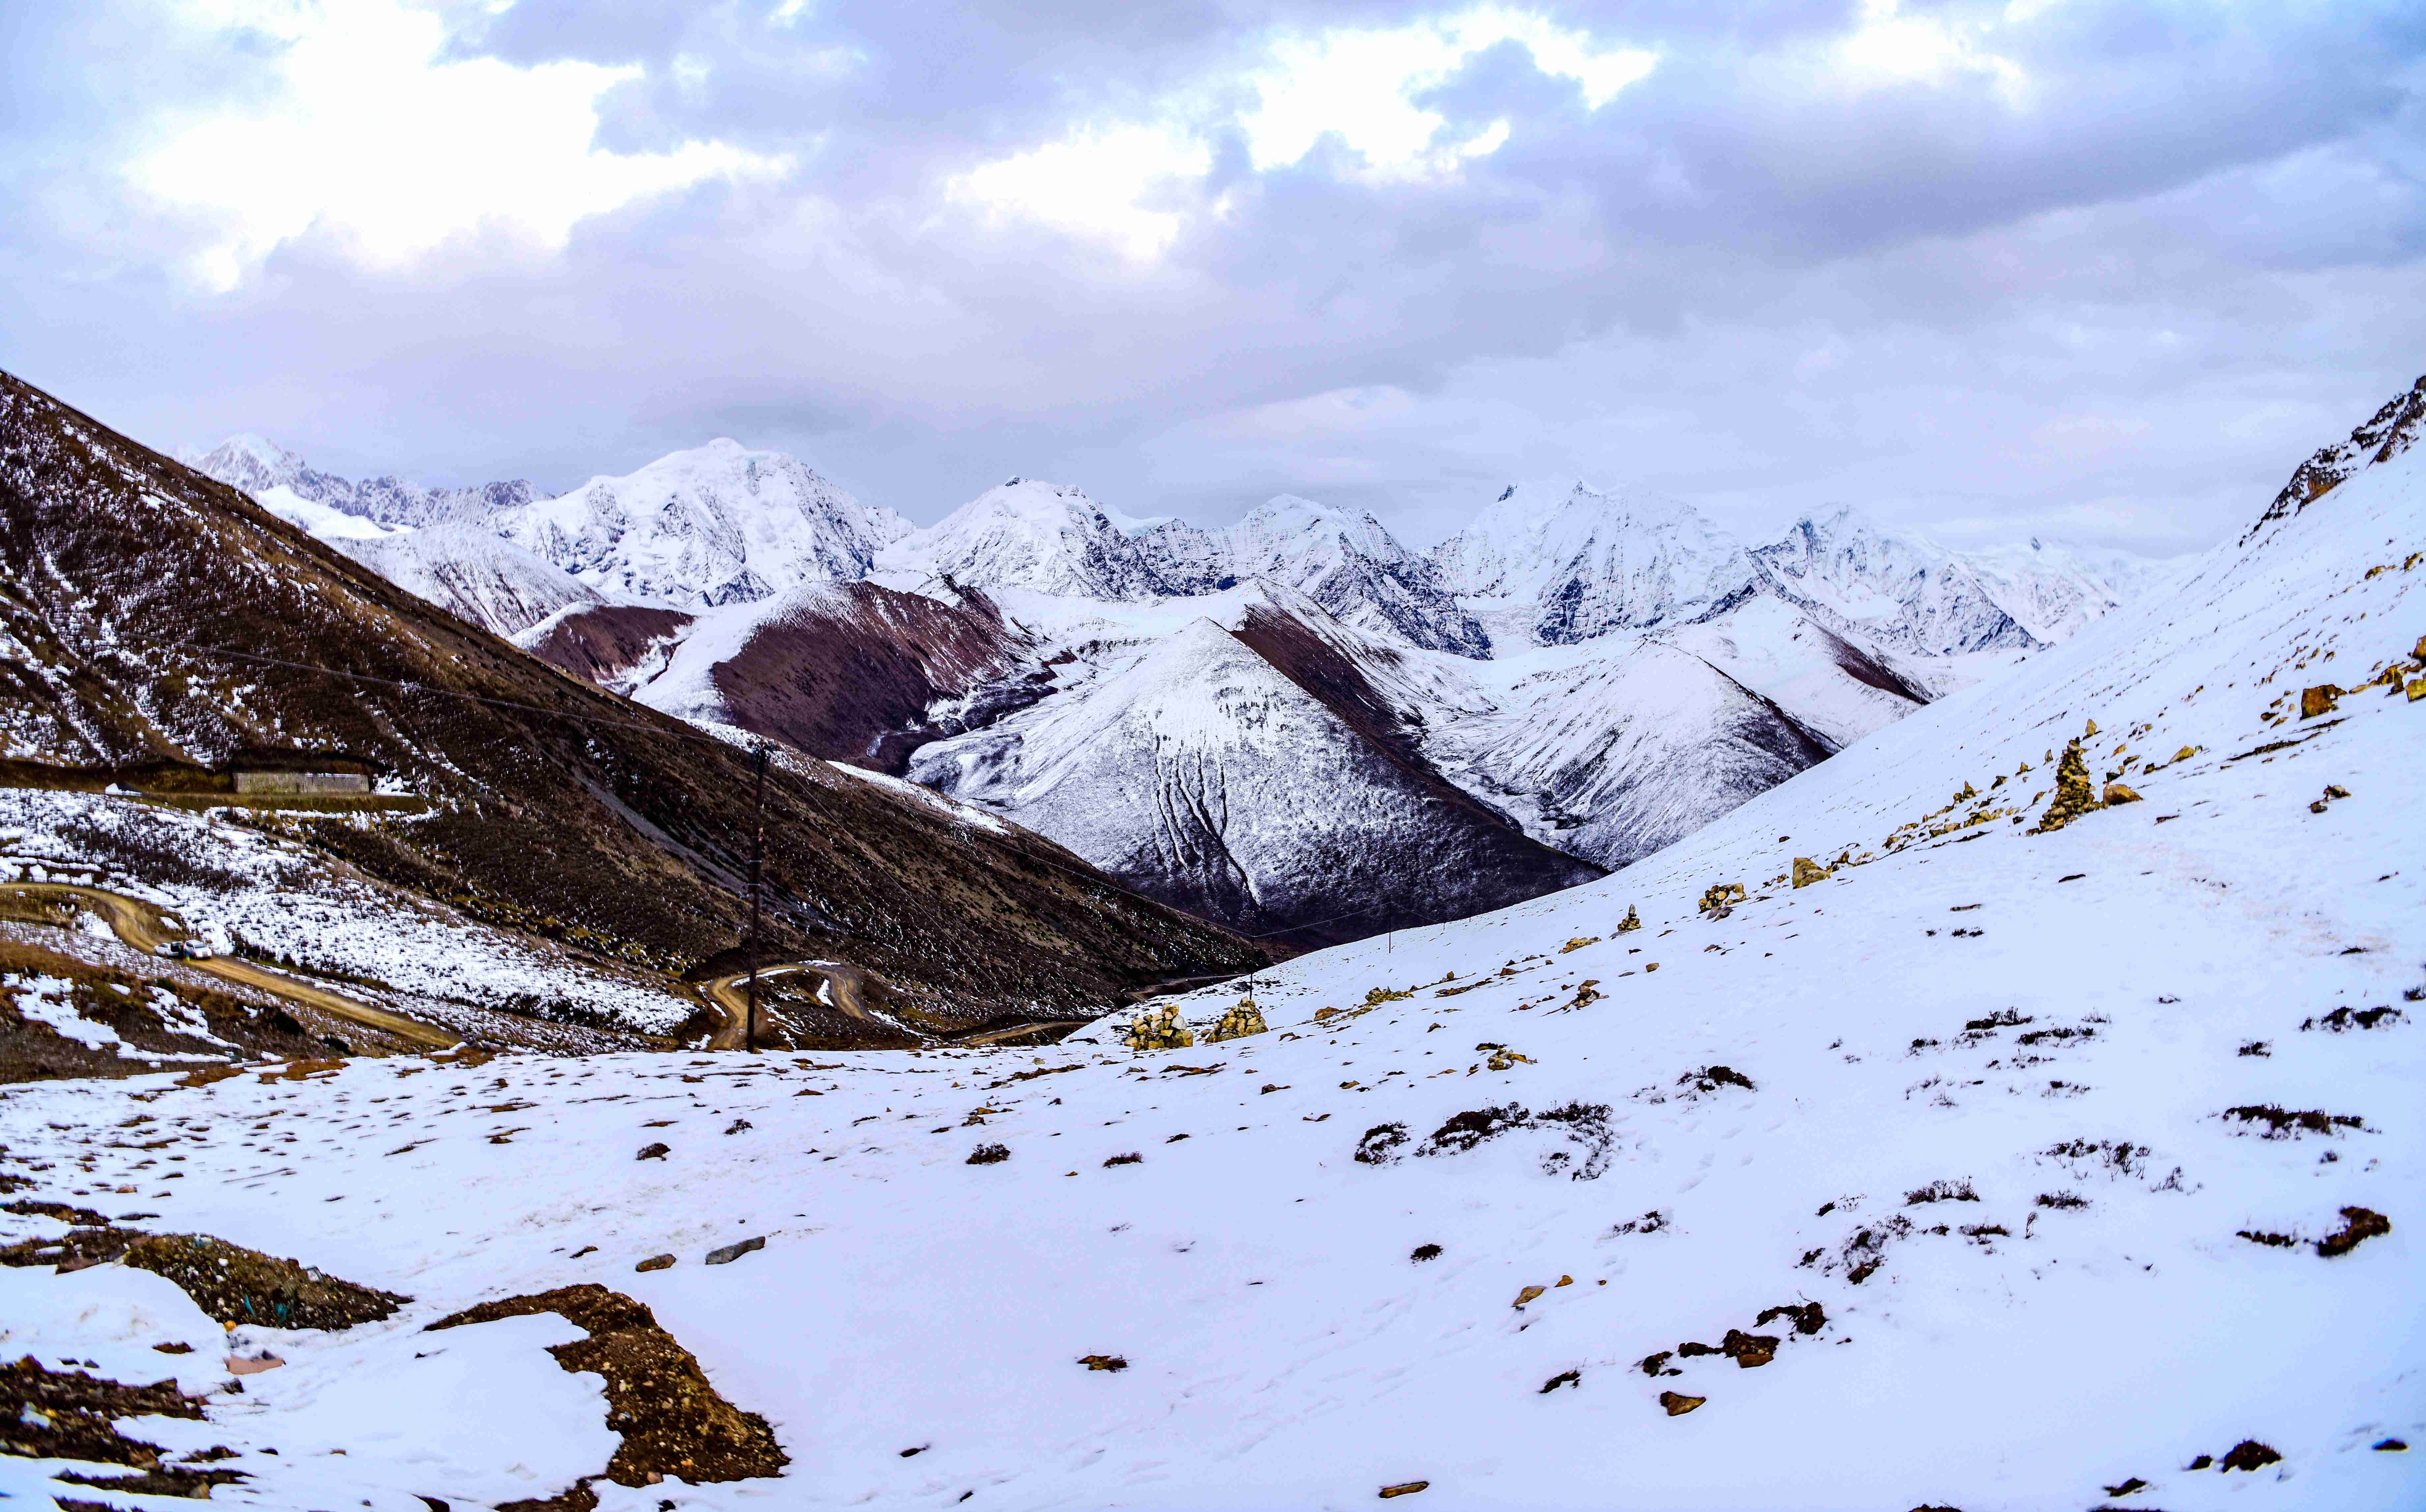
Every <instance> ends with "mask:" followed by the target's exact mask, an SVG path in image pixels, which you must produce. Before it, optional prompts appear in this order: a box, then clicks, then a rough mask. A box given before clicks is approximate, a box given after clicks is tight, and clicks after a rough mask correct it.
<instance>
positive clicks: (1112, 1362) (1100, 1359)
mask: <svg viewBox="0 0 2426 1512" xmlns="http://www.w3.org/2000/svg"><path fill="white" fill-rule="evenodd" d="M1078 1363H1079V1364H1081V1365H1084V1366H1086V1367H1087V1368H1088V1369H1089V1370H1108V1371H1112V1372H1114V1373H1118V1372H1120V1371H1124V1370H1126V1369H1128V1368H1129V1362H1128V1360H1127V1359H1124V1357H1122V1356H1119V1355H1080V1356H1079V1357H1078Z"/></svg>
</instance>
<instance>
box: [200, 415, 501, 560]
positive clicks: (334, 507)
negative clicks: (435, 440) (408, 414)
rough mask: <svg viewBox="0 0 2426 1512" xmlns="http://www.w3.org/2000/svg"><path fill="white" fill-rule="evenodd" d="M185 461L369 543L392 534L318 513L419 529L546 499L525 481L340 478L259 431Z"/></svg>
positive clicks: (278, 508) (281, 508)
mask: <svg viewBox="0 0 2426 1512" xmlns="http://www.w3.org/2000/svg"><path fill="white" fill-rule="evenodd" d="M181 460H183V461H184V462H185V463H186V466H188V467H190V468H192V469H193V470H194V471H196V472H198V473H201V474H202V475H204V476H206V477H213V478H217V479H218V481H220V482H222V483H225V484H227V485H228V486H229V487H231V488H235V489H241V490H243V491H245V492H247V493H250V494H251V495H252V496H253V498H254V499H255V500H256V501H257V502H258V503H260V504H261V505H262V506H263V507H266V508H267V509H269V510H270V511H271V512H272V513H274V514H278V515H280V516H282V517H283V518H285V519H288V520H293V521H295V522H296V523H299V524H301V525H303V527H304V528H305V529H307V530H310V531H311V532H312V533H313V534H314V535H316V536H321V537H323V538H324V539H368V538H370V537H375V536H379V535H383V534H385V533H386V532H384V531H380V530H364V529H358V528H354V527H350V526H348V525H346V524H345V523H343V522H342V521H334V520H331V519H329V518H328V517H327V515H325V514H324V513H321V512H319V511H330V512H333V513H334V514H338V515H351V516H354V517H356V518H357V519H360V520H364V521H370V522H374V523H377V524H380V525H387V526H405V527H417V526H421V525H429V524H435V523H439V522H440V521H443V520H460V519H467V518H472V517H477V516H479V515H485V514H487V513H488V512H490V511H491V510H493V509H498V508H504V507H510V506H513V505H518V504H523V503H526V502H527V501H529V500H531V499H535V498H537V497H539V491H538V490H537V489H535V488H533V487H532V486H531V485H530V484H529V483H528V482H526V481H524V480H522V479H519V478H517V479H514V480H512V481H509V482H499V483H483V484H480V485H477V486H476V487H473V488H460V489H431V488H424V487H422V486H421V485H420V484H418V483H408V482H406V481H404V480H403V479H402V478H399V477H395V476H382V477H372V478H362V479H355V478H348V477H339V476H338V475H335V474H333V473H323V472H321V471H320V470H318V469H317V468H315V467H314V466H313V465H312V464H311V463H309V462H307V461H305V460H304V459H303V458H301V457H300V456H298V455H297V454H296V453H294V452H290V451H288V450H287V449H286V448H285V447H283V446H281V445H279V444H278V443H277V442H274V441H271V440H270V439H269V438H267V436H263V435H261V434H259V433H258V432H254V431H243V432H240V433H238V434H236V435H234V436H230V437H229V438H228V439H227V440H225V441H223V442H219V443H218V445H217V446H214V447H212V448H211V449H210V450H209V451H207V452H203V453H202V454H201V455H200V456H187V457H185V458H181ZM278 490H283V491H285V496H284V497H283V498H272V497H271V494H272V492H273V491H278ZM302 506H311V507H314V508H312V509H305V508H303V507H302ZM305 515H309V516H310V518H309V519H306V518H303V516H305Z"/></svg>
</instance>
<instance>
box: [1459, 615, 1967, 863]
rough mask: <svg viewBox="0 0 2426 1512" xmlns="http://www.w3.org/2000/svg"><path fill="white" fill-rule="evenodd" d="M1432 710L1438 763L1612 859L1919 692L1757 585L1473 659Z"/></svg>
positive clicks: (1879, 660)
mask: <svg viewBox="0 0 2426 1512" xmlns="http://www.w3.org/2000/svg"><path fill="white" fill-rule="evenodd" d="M1475 674H1476V676H1477V677H1478V679H1482V680H1486V683H1487V687H1488V697H1487V700H1485V701H1484V702H1483V704H1482V706H1481V707H1480V708H1479V709H1477V708H1474V707H1472V706H1469V707H1468V708H1466V709H1464V710H1460V711H1456V712H1453V713H1451V714H1448V716H1445V717H1444V718H1442V719H1441V720H1440V721H1439V723H1438V727H1437V730H1436V732H1435V733H1434V734H1433V737H1432V739H1431V749H1432V750H1434V752H1435V753H1436V754H1437V755H1438V756H1439V758H1440V759H1441V761H1442V764H1443V767H1444V769H1445V770H1447V771H1448V773H1449V774H1450V775H1451V776H1452V777H1453V778H1454V779H1455V780H1459V781H1461V782H1464V783H1465V784H1467V785H1468V786H1470V787H1472V788H1473V789H1474V790H1475V791H1477V792H1479V793H1480V794H1482V795H1483V796H1486V797H1488V798H1490V799H1491V800H1493V801H1494V802H1495V803H1496V804H1497V805H1498V806H1500V807H1501V808H1503V809H1504V810H1506V811H1507V812H1510V813H1512V814H1513V815H1515V816H1516V817H1517V818H1519V819H1520V820H1521V821H1522V822H1523V823H1524V825H1525V828H1526V829H1527V830H1528V832H1529V833H1531V834H1533V835H1535V836H1536V837H1537V838H1540V839H1542V840H1544V841H1545V842H1547V843H1548V844H1554V845H1557V846H1558V847H1559V848H1561V850H1564V851H1567V852H1568V853H1569V854H1571V855H1576V856H1580V857H1582V858H1584V859H1585V860H1587V861H1594V862H1597V863H1598V864H1600V865H1603V866H1608V867H1612V868H1614V867H1621V866H1625V865H1629V864H1631V863H1632V862H1634V861H1640V860H1641V859H1642V858H1643V857H1645V856H1648V855H1650V854H1652V853H1653V852H1655V851H1657V850H1659V849H1661V848H1662V847H1664V846H1666V845H1669V844H1673V843H1674V842H1675V841H1677V840H1679V839H1681V838H1683V837H1684V836H1686V835H1688V834H1690V833H1692V832H1693V831H1694V830H1696V829H1699V828H1702V827H1703V826H1704V825H1706V824H1708V823H1709V822H1710V821H1712V820H1714V819H1716V818H1718V817H1719V816H1720V815H1722V814H1723V813H1726V812H1728V811H1730V810H1732V809H1734V808H1735V807H1736V806H1737V805H1739V804H1740V803H1742V802H1744V801H1745V800H1746V799H1748V798H1751V797H1754V796H1756V795H1758V794H1760V793H1763V792H1766V791H1767V790H1768V789H1770V788H1771V787H1774V786H1776V785H1777V784H1778V783H1780V782H1782V781H1785V780H1787V778H1789V777H1792V776H1793V775H1794V774H1795V773H1797V772H1800V771H1802V770H1803V769H1804V768H1805V767H1808V766H1811V765H1814V764H1818V763H1819V762H1821V761H1823V760H1825V759H1827V758H1828V757H1829V756H1830V755H1832V754H1834V753H1835V752H1836V751H1837V750H1839V749H1841V748H1844V747H1846V746H1848V745H1851V744H1852V743H1853V742H1854V741H1856V740H1860V739H1862V738H1863V737H1865V736H1867V735H1869V734H1871V733H1873V732H1876V731H1878V730H1880V729H1882V728H1884V727H1885V726H1886V725H1888V724H1891V723H1893V722H1894V721H1896V720H1898V719H1900V718H1902V717H1903V716H1906V715H1909V714H1911V713H1913V712H1914V711H1915V710H1917V709H1918V708H1919V707H1920V706H1921V705H1922V704H1923V703H1925V702H1927V701H1928V698H1929V696H1928V694H1927V693H1926V692H1925V691H1924V690H1923V688H1922V687H1921V685H1920V684H1919V682H1918V680H1917V677H1915V676H1914V675H1913V674H1912V672H1910V671H1909V670H1908V669H1905V668H1901V667H1900V665H1899V664H1898V663H1897V662H1896V661H1895V660H1894V659H1893V658H1891V657H1888V656H1887V655H1885V654H1884V653H1883V652H1880V651H1875V650H1872V649H1868V648H1866V647H1863V646H1860V645H1857V644H1856V643H1854V642H1853V641H1851V640H1848V639H1846V638H1845V637H1843V636H1841V635H1836V634H1835V633H1833V632H1832V631H1830V630H1829V629H1828V628H1827V627H1825V626H1824V625H1821V624H1820V623H1818V622H1817V621H1815V620H1813V619H1810V618H1809V617H1807V616H1804V615H1803V614H1801V613H1800V612H1799V611H1797V610H1796V609H1794V608H1793V607H1792V606H1791V605H1789V604H1787V603H1783V602H1782V601H1780V600H1778V599H1775V598H1772V597H1770V596H1768V595H1761V596H1758V597H1755V598H1753V599H1750V600H1747V601H1746V602H1744V603H1741V604H1739V605H1738V606H1736V607H1735V608H1733V609H1731V610H1729V611H1727V612H1726V613H1725V614H1722V615H1721V616H1719V617H1717V618H1716V619H1708V620H1704V621H1701V622H1699V623H1695V624H1690V625H1681V626H1677V627H1675V628H1674V629H1669V630H1659V631H1650V632H1641V633H1631V634H1615V635H1604V636H1601V637H1599V638H1597V639H1594V640H1591V641H1587V642H1584V643H1583V644H1581V645H1577V646H1552V647H1543V648H1539V649H1535V650H1531V651H1523V652H1519V653H1516V654H1514V655H1512V656H1510V657H1507V658H1504V659H1499V660H1495V661H1493V662H1490V663H1487V664H1484V665H1483V666H1480V667H1478V668H1475Z"/></svg>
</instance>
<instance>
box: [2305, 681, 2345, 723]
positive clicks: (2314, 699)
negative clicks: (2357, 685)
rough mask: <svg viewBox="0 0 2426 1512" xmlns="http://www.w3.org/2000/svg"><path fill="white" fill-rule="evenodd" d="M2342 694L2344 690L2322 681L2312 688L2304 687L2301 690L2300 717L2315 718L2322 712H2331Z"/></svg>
mask: <svg viewBox="0 0 2426 1512" xmlns="http://www.w3.org/2000/svg"><path fill="white" fill-rule="evenodd" d="M2341 696H2342V690H2341V689H2340V688H2337V687H2336V686H2334V684H2331V683H2320V684H2317V685H2316V686H2315V687H2312V688H2302V689H2301V690H2300V717H2301V718H2303V719H2314V718H2315V717H2316V716H2319V715H2321V714H2331V713H2332V712H2333V708H2334V700H2336V699H2338V698H2340V697H2341Z"/></svg>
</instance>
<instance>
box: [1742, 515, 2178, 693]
mask: <svg viewBox="0 0 2426 1512" xmlns="http://www.w3.org/2000/svg"><path fill="white" fill-rule="evenodd" d="M1752 555H1753V559H1754V561H1755V563H1756V564H1757V566H1758V568H1759V570H1760V571H1761V574H1762V577H1763V580H1764V582H1765V584H1766V585H1767V586H1768V587H1770V588H1771V589H1772V590H1773V591H1775V592H1776V593H1777V594H1778V595H1779V596H1780V597H1782V598H1785V599H1787V600H1788V601H1790V602H1792V603H1796V604H1798V605H1800V606H1801V607H1803V609H1805V610H1807V611H1809V612H1810V613H1812V614H1813V615H1816V616H1818V617H1819V618H1820V619H1824V620H1825V621H1827V622H1828V623H1829V624H1831V625H1834V626H1836V627H1837V628H1838V629H1841V630H1847V631H1852V632H1855V633H1858V634H1860V635H1864V636H1866V637H1868V639H1870V640H1871V641H1873V642H1875V643H1877V644H1879V645H1882V646H1886V647H1891V648H1894V649H1895V650H1898V651H1906V652H1917V653H1918V654H1921V655H1925V656H1952V655H1961V654H1964V653H1967V652H1973V651H2032V650H2036V649H2039V648H2041V647H2045V646H2051V645H2055V644H2057V643H2059V642H2061V641H2064V640H2068V639H2070V638H2071V637H2072V636H2073V635H2077V634H2078V633H2079V631H2080V630H2081V629H2082V627H2084V626H2086V625H2087V624H2089V623H2090V621H2092V620H2094V619H2097V618H2099V617H2100V616H2102V615H2105V614H2107V613H2109V612H2111V610H2113V609H2114V608H2115V607H2116V606H2117V605H2119V604H2122V603H2125V602H2127V601H2128V600H2129V599H2131V598H2134V597H2136V596H2138V595H2139V594H2141V593H2143V592H2144V591H2146V589H2147V588H2148V587H2150V586H2151V585H2152V584H2153V583H2155V582H2157V581H2159V579H2160V578H2161V577H2162V575H2163V574H2164V573H2165V572H2166V571H2169V569H2167V568H2165V567H2163V566H2162V565H2160V564H2158V563H2155V562H2151V561H2148V560H2147V559H2145V558H2143V557H2136V556H2132V555H2129V554H2127V553H2124V552H2090V551H2085V550H2082V549H2079V548H2076V547H2069V546H2064V545H2062V544H2059V543H2055V542H2049V541H2046V540H2041V539H2032V540H2031V541H2030V543H2029V544H2028V545H2027V546H2019V547H2009V548H2002V549H1992V550H1989V551H1983V552H1969V553H1957V552H1952V551H1949V550H1947V549H1946V548H1944V547H1942V546H1939V545H1937V544H1935V543H1934V542H1933V541H1930V540H1928V539H1925V538H1923V537H1919V536H1914V535H1898V534H1892V533H1890V532H1887V531H1884V530H1882V529H1881V528H1879V526H1878V525H1876V524H1875V523H1872V522H1871V521H1870V520H1868V518H1867V517H1866V516H1864V515H1863V514H1861V513H1860V511H1858V510H1856V509H1854V508H1852V507H1850V506H1846V507H1839V508H1837V509H1836V510H1835V511H1833V512H1832V513H1829V514H1827V515H1824V516H1819V517H1805V518H1804V519H1803V520H1800V521H1798V522H1796V523H1795V524H1794V526H1793V527H1792V528H1791V529H1789V530H1788V531H1787V533H1786V535H1785V536H1784V537H1783V538H1782V539H1778V540H1775V541H1772V542H1771V543H1770V544H1768V545H1765V546H1762V547H1759V548H1757V549H1756V550H1755V551H1754V553H1753V554H1752Z"/></svg>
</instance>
